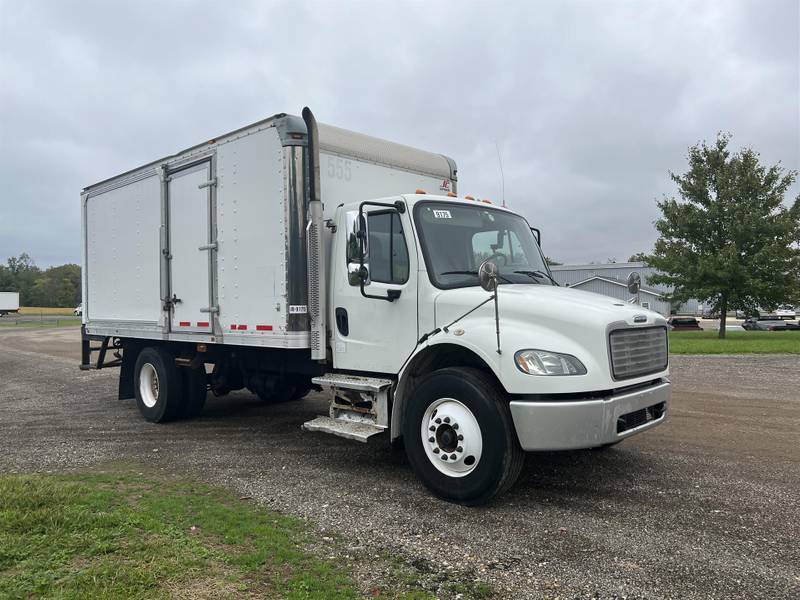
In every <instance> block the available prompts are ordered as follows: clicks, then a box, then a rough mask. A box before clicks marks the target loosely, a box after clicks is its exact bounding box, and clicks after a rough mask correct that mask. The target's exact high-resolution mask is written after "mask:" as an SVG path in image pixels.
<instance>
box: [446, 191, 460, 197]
mask: <svg viewBox="0 0 800 600" xmlns="http://www.w3.org/2000/svg"><path fill="white" fill-rule="evenodd" d="M447 197H448V198H458V196H457V195H456V194H454V193H453V192H447Z"/></svg>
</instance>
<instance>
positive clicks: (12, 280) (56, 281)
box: [0, 252, 81, 307]
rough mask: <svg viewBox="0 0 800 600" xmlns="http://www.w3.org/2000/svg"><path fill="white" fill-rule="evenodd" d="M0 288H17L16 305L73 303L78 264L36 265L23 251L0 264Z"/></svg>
mask: <svg viewBox="0 0 800 600" xmlns="http://www.w3.org/2000/svg"><path fill="white" fill-rule="evenodd" d="M0 292H19V303H20V306H47V307H75V306H77V305H78V304H79V303H80V301H81V268H80V266H79V265H75V264H66V265H59V266H57V267H50V268H48V269H40V268H39V267H37V266H36V263H35V262H34V261H33V259H32V258H31V257H30V255H28V254H26V253H24V252H23V253H22V254H20V255H19V256H12V257H10V258H9V259H8V260H7V261H6V264H4V265H2V264H0Z"/></svg>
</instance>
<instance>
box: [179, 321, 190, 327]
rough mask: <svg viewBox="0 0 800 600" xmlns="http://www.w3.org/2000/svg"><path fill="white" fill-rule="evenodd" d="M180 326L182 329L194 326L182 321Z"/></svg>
mask: <svg viewBox="0 0 800 600" xmlns="http://www.w3.org/2000/svg"><path fill="white" fill-rule="evenodd" d="M179 325H180V326H181V327H191V326H192V324H191V323H190V322H189V321H181V322H180V323H179Z"/></svg>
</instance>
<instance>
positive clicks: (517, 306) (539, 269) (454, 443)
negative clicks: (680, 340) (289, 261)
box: [310, 190, 670, 503]
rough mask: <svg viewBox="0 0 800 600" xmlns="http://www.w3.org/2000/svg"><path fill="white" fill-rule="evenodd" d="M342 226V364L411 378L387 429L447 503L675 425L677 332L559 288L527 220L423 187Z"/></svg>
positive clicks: (335, 298)
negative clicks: (545, 458) (489, 281)
mask: <svg viewBox="0 0 800 600" xmlns="http://www.w3.org/2000/svg"><path fill="white" fill-rule="evenodd" d="M328 225H329V227H328V228H329V230H330V231H331V232H332V234H331V236H332V239H331V246H330V248H331V250H330V256H329V269H330V270H329V281H330V298H329V300H330V301H329V304H328V307H329V313H328V316H329V323H330V324H331V326H330V330H331V340H330V350H331V357H332V366H333V368H334V369H335V370H337V371H340V372H349V373H354V374H355V373H369V374H370V376H371V377H376V376H377V377H385V378H386V381H397V386H396V388H395V390H394V393H393V394H392V405H391V410H390V411H388V410H385V411H383V412H384V413H386V414H385V419H386V420H385V422H384V423H383V424H378V425H379V426H384V427H386V428H388V429H390V437H391V438H392V439H393V440H399V439H400V438H403V441H404V444H405V447H406V451H407V452H408V454H409V459H410V460H411V463H412V465H413V466H414V468H415V470H416V471H417V473H418V474H419V475H420V477H421V478H422V479H423V481H425V482H426V483H427V484H428V485H429V487H431V488H432V489H433V491H434V492H436V493H437V494H439V495H441V496H444V497H446V498H449V499H455V500H457V501H461V502H467V503H470V502H474V501H483V500H485V499H486V498H487V497H489V496H491V495H494V493H497V491H498V490H500V489H501V488H502V486H503V485H505V482H506V481H507V480H508V479H513V478H515V477H516V474H515V473H514V470H515V469H518V468H519V465H521V460H520V459H519V455H520V454H521V452H522V451H540V450H548V451H551V450H572V449H580V448H598V447H606V446H609V445H613V444H616V443H618V442H620V441H622V440H623V439H625V438H627V437H630V436H631V435H634V434H636V433H639V432H642V431H644V430H646V429H649V428H651V427H654V426H656V425H658V424H659V423H661V422H663V420H664V418H665V417H666V412H667V404H668V401H669V395H670V383H669V380H668V355H667V334H666V331H667V323H666V320H665V319H664V318H663V317H662V316H661V315H659V314H657V313H655V312H652V311H649V310H645V309H642V308H641V307H639V306H635V305H631V304H626V303H622V302H619V301H617V300H615V299H613V298H610V297H606V296H601V295H597V294H592V293H587V292H582V291H579V290H573V289H569V288H562V287H559V286H558V285H557V284H556V283H555V281H554V280H553V279H552V278H551V276H550V272H549V270H548V267H547V264H546V261H545V259H544V255H543V253H542V251H541V249H540V247H539V243H538V240H537V236H536V235H535V233H534V231H535V230H533V229H532V228H531V226H530V224H529V223H528V222H527V221H526V220H525V219H524V218H523V217H522V216H521V215H518V214H516V213H514V212H512V211H510V210H507V209H505V208H502V207H499V206H495V205H493V204H490V203H487V202H482V201H475V200H471V199H464V198H457V197H446V196H437V195H429V194H426V193H423V191H422V190H418V193H414V194H405V195H400V196H394V197H388V198H381V199H377V200H373V201H362V202H353V203H346V204H342V205H340V206H338V207H337V208H336V211H335V214H334V215H333V217H332V219H330V221H329V223H328ZM487 263H492V264H493V265H494V266H495V268H496V273H495V276H494V279H495V281H496V286H495V287H494V288H493V290H492V289H490V290H489V291H487V290H486V289H484V288H483V287H481V285H480V279H481V274H480V269H481V268H482V266H484V268H485V265H486V264H487ZM334 387H335V386H334ZM456 390H460V391H461V394H459V393H458V392H457V391H456ZM339 406H340V410H339V412H334V413H332V415H333V417H332V418H334V419H336V418H338V419H340V420H341V419H342V418H343V417H344V419H345V420H346V419H351V420H352V421H356V422H357V421H362V422H363V423H374V421H373V420H371V418H367V419H359V416H358V414H357V413H355V412H354V413H351V414H350V415H347V412H348V411H347V410H346V409H345V408H344V407H346V406H347V401H346V400H342V401H341V402H340V404H339ZM377 412H380V411H377ZM453 427H455V428H453ZM310 428H311V429H314V427H313V426H312V427H310ZM320 429H321V430H325V429H324V427H320ZM334 429H335V427H334ZM376 431H377V429H376ZM331 432H335V431H331ZM472 480H481V481H482V483H481V484H480V485H475V484H474V483H473V485H466V484H467V482H470V481H472ZM476 490H480V491H476Z"/></svg>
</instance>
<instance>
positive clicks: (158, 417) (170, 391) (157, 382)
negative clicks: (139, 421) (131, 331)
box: [133, 347, 208, 423]
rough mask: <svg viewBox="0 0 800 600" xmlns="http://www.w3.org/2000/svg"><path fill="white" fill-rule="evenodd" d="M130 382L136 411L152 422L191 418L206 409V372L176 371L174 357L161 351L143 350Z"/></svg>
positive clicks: (162, 349)
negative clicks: (134, 396)
mask: <svg viewBox="0 0 800 600" xmlns="http://www.w3.org/2000/svg"><path fill="white" fill-rule="evenodd" d="M133 383H134V391H135V394H136V405H137V406H138V408H139V412H140V413H141V414H142V416H143V417H144V418H145V419H146V420H148V421H150V422H152V423H164V422H166V421H173V420H175V419H189V418H193V417H196V416H197V415H199V414H200V413H201V412H202V411H203V407H204V406H205V402H206V394H207V390H208V385H207V383H206V372H205V369H203V368H202V367H201V368H199V369H191V368H188V367H187V368H178V367H177V366H176V365H175V357H174V356H173V355H172V354H171V353H170V352H169V351H167V350H166V349H164V348H159V347H151V348H144V349H142V351H141V352H140V353H139V356H138V357H137V359H136V367H135V368H134V382H133Z"/></svg>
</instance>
